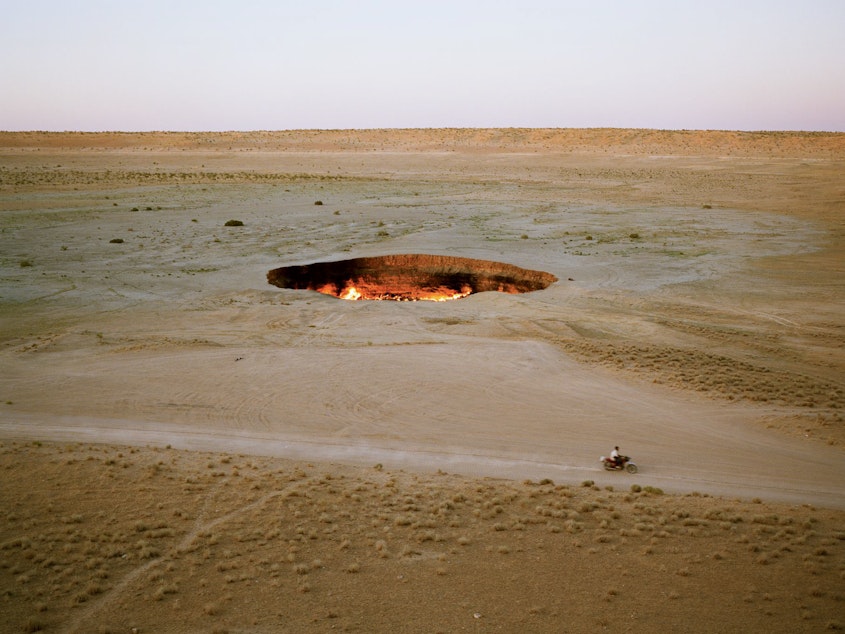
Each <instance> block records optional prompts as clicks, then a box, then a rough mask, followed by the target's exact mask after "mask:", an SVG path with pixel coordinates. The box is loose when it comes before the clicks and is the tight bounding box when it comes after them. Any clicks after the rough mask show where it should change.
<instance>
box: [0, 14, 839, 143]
mask: <svg viewBox="0 0 845 634" xmlns="http://www.w3.org/2000/svg"><path fill="white" fill-rule="evenodd" d="M428 127H635V128H662V129H729V130H828V131H845V0H706V1H704V0H675V1H670V0H582V1H576V0H557V1H553V0H514V1H511V0H507V1H506V0H421V1H403V0H392V1H389V0H384V1H381V0H276V1H271V0H201V1H200V0H0V129H2V130H92V131H93V130H127V131H135V130H282V129H300V128H335V129H336V128H428Z"/></svg>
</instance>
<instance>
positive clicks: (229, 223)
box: [224, 220, 244, 227]
mask: <svg viewBox="0 0 845 634" xmlns="http://www.w3.org/2000/svg"><path fill="white" fill-rule="evenodd" d="M224 226H225V227H243V226H244V223H243V220H227V221H226V224H225V225H224Z"/></svg>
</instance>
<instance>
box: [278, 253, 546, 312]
mask: <svg viewBox="0 0 845 634" xmlns="http://www.w3.org/2000/svg"><path fill="white" fill-rule="evenodd" d="M267 281H268V282H269V283H270V284H273V285H274V286H278V287H279V288H294V289H306V290H311V291H318V292H320V293H324V294H326V295H334V296H335V297H340V298H341V299H349V300H353V299H380V300H394V301H406V302H407V301H423V300H425V301H436V302H443V301H448V300H451V299H460V298H462V297H466V296H467V295H471V294H473V293H482V292H484V291H499V292H500V293H530V292H531V291H538V290H540V289H543V288H546V287H547V286H549V285H550V284H552V283H554V282H556V281H557V278H556V277H555V276H554V275H552V274H551V273H545V272H543V271H531V270H528V269H522V268H519V267H518V266H513V265H511V264H503V263H502V262H493V261H490V260H474V259H471V258H457V257H451V256H446V255H412V254H408V255H384V256H380V257H372V258H354V259H352V260H340V261H337V262H317V263H315V264H304V265H301V266H284V267H282V268H278V269H272V270H271V271H268V272H267Z"/></svg>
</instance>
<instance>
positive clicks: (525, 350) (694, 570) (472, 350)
mask: <svg viewBox="0 0 845 634" xmlns="http://www.w3.org/2000/svg"><path fill="white" fill-rule="evenodd" d="M843 161H845V135H841V134H800V133H729V132H706V133H705V132H666V131H628V130H615V131H614V130H474V131H473V130H469V131H467V130H444V131H439V130H428V131H416V130H404V131H402V130H397V131H377V130H374V131H326V132H279V133H258V132H256V133H208V134H204V133H196V134H181V133H169V134H157V133H149V134H141V135H136V134H116V133H115V134H75V133H67V134H38V133H13V134H10V133H0V275H2V284H0V333H1V334H0V370H2V371H0V442H2V447H1V448H0V449H2V451H0V457H2V463H0V466H2V468H3V469H4V480H3V486H2V487H0V496H2V505H3V506H2V508H3V509H4V514H3V516H2V517H0V588H2V592H3V596H2V602H3V603H2V606H3V607H2V609H0V615H1V616H0V619H2V621H0V629H3V630H4V631H5V630H8V631H38V630H44V631H65V632H71V631H78V632H88V631H98V630H99V631H114V632H120V631H130V630H131V629H132V628H138V629H139V630H140V631H163V630H164V631H185V632H193V631H219V632H223V631H229V632H241V631H268V632H269V631H273V632H277V631H324V630H326V629H340V630H342V631H343V630H345V631H408V632H417V631H419V632H431V631H444V632H446V631H449V632H451V631H502V632H504V631H515V630H523V631H538V632H546V631H548V632H560V631H571V632H594V631H601V630H603V629H610V628H611V627H613V628H614V629H617V630H622V631H634V630H636V631H665V630H666V629H669V628H672V627H679V626H680V625H681V624H682V625H683V627H684V628H686V629H687V631H701V632H708V631H713V632H716V631H726V630H727V631H732V630H737V629H739V628H742V629H747V630H752V631H753V630H760V629H763V628H765V629H766V630H767V631H775V632H777V631H783V632H796V631H808V632H809V631H820V630H825V629H828V630H836V629H839V628H842V627H845V625H843V619H842V618H841V614H842V605H843V603H842V602H843V592H842V587H843V586H842V583H843V578H845V564H843V558H842V551H841V541H842V538H843V537H842V529H841V527H842V526H843V525H845V522H843V521H842V520H843V515H842V513H843V509H845V495H843V488H845V461H843V459H842V458H843V446H845V445H843V443H845V426H843V421H842V408H843V398H845V383H843V379H842V377H843V376H845V372H843V369H845V321H843V315H845V310H843V308H845V306H843V286H842V285H843V281H842V280H843V279H845V275H843V273H845V271H843V262H845V258H843V236H844V235H845V234H843V225H842V211H843V208H842V207H843V194H845V190H844V189H843V181H842V177H841V174H842V173H843ZM317 202H319V203H321V204H315V203H317ZM230 220H238V221H240V222H241V223H242V224H240V225H238V224H237V223H231V224H230V223H229V222H228V221H230ZM401 254H428V255H429V256H438V257H441V256H449V257H461V258H471V259H473V260H482V261H486V262H500V263H504V264H506V265H512V266H516V267H519V268H520V269H526V270H530V271H543V272H547V273H548V274H549V275H551V276H553V277H554V278H556V279H557V281H555V282H554V283H551V284H550V285H548V286H546V287H545V288H542V289H540V290H536V291H533V292H528V293H523V294H506V293H496V292H476V293H472V294H470V295H469V296H467V297H464V298H463V299H461V300H460V301H451V302H368V301H355V302H349V301H343V300H341V299H338V298H336V297H331V296H328V295H325V294H320V293H317V292H314V291H309V290H296V289H290V288H277V287H274V286H271V285H268V284H267V278H266V274H267V271H270V270H274V269H278V268H281V267H289V266H299V265H304V264H309V263H316V262H337V261H348V260H353V259H355V258H368V257H374V256H383V255H391V256H399V255H401ZM615 444H618V445H620V446H621V447H622V449H623V451H624V453H627V454H630V455H632V456H633V457H634V458H635V460H636V462H637V463H638V464H639V466H640V472H639V473H638V474H637V475H636V476H634V477H631V476H628V475H623V474H617V473H607V472H604V471H601V470H600V469H599V464H598V457H599V456H600V455H602V454H606V453H607V451H608V450H609V449H610V448H611V447H612V446H613V445H615ZM690 628H692V630H690Z"/></svg>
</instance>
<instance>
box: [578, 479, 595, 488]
mask: <svg viewBox="0 0 845 634" xmlns="http://www.w3.org/2000/svg"><path fill="white" fill-rule="evenodd" d="M594 484H595V482H593V481H592V480H584V481H583V482H582V483H581V486H582V487H591V486H593V485H594Z"/></svg>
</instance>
